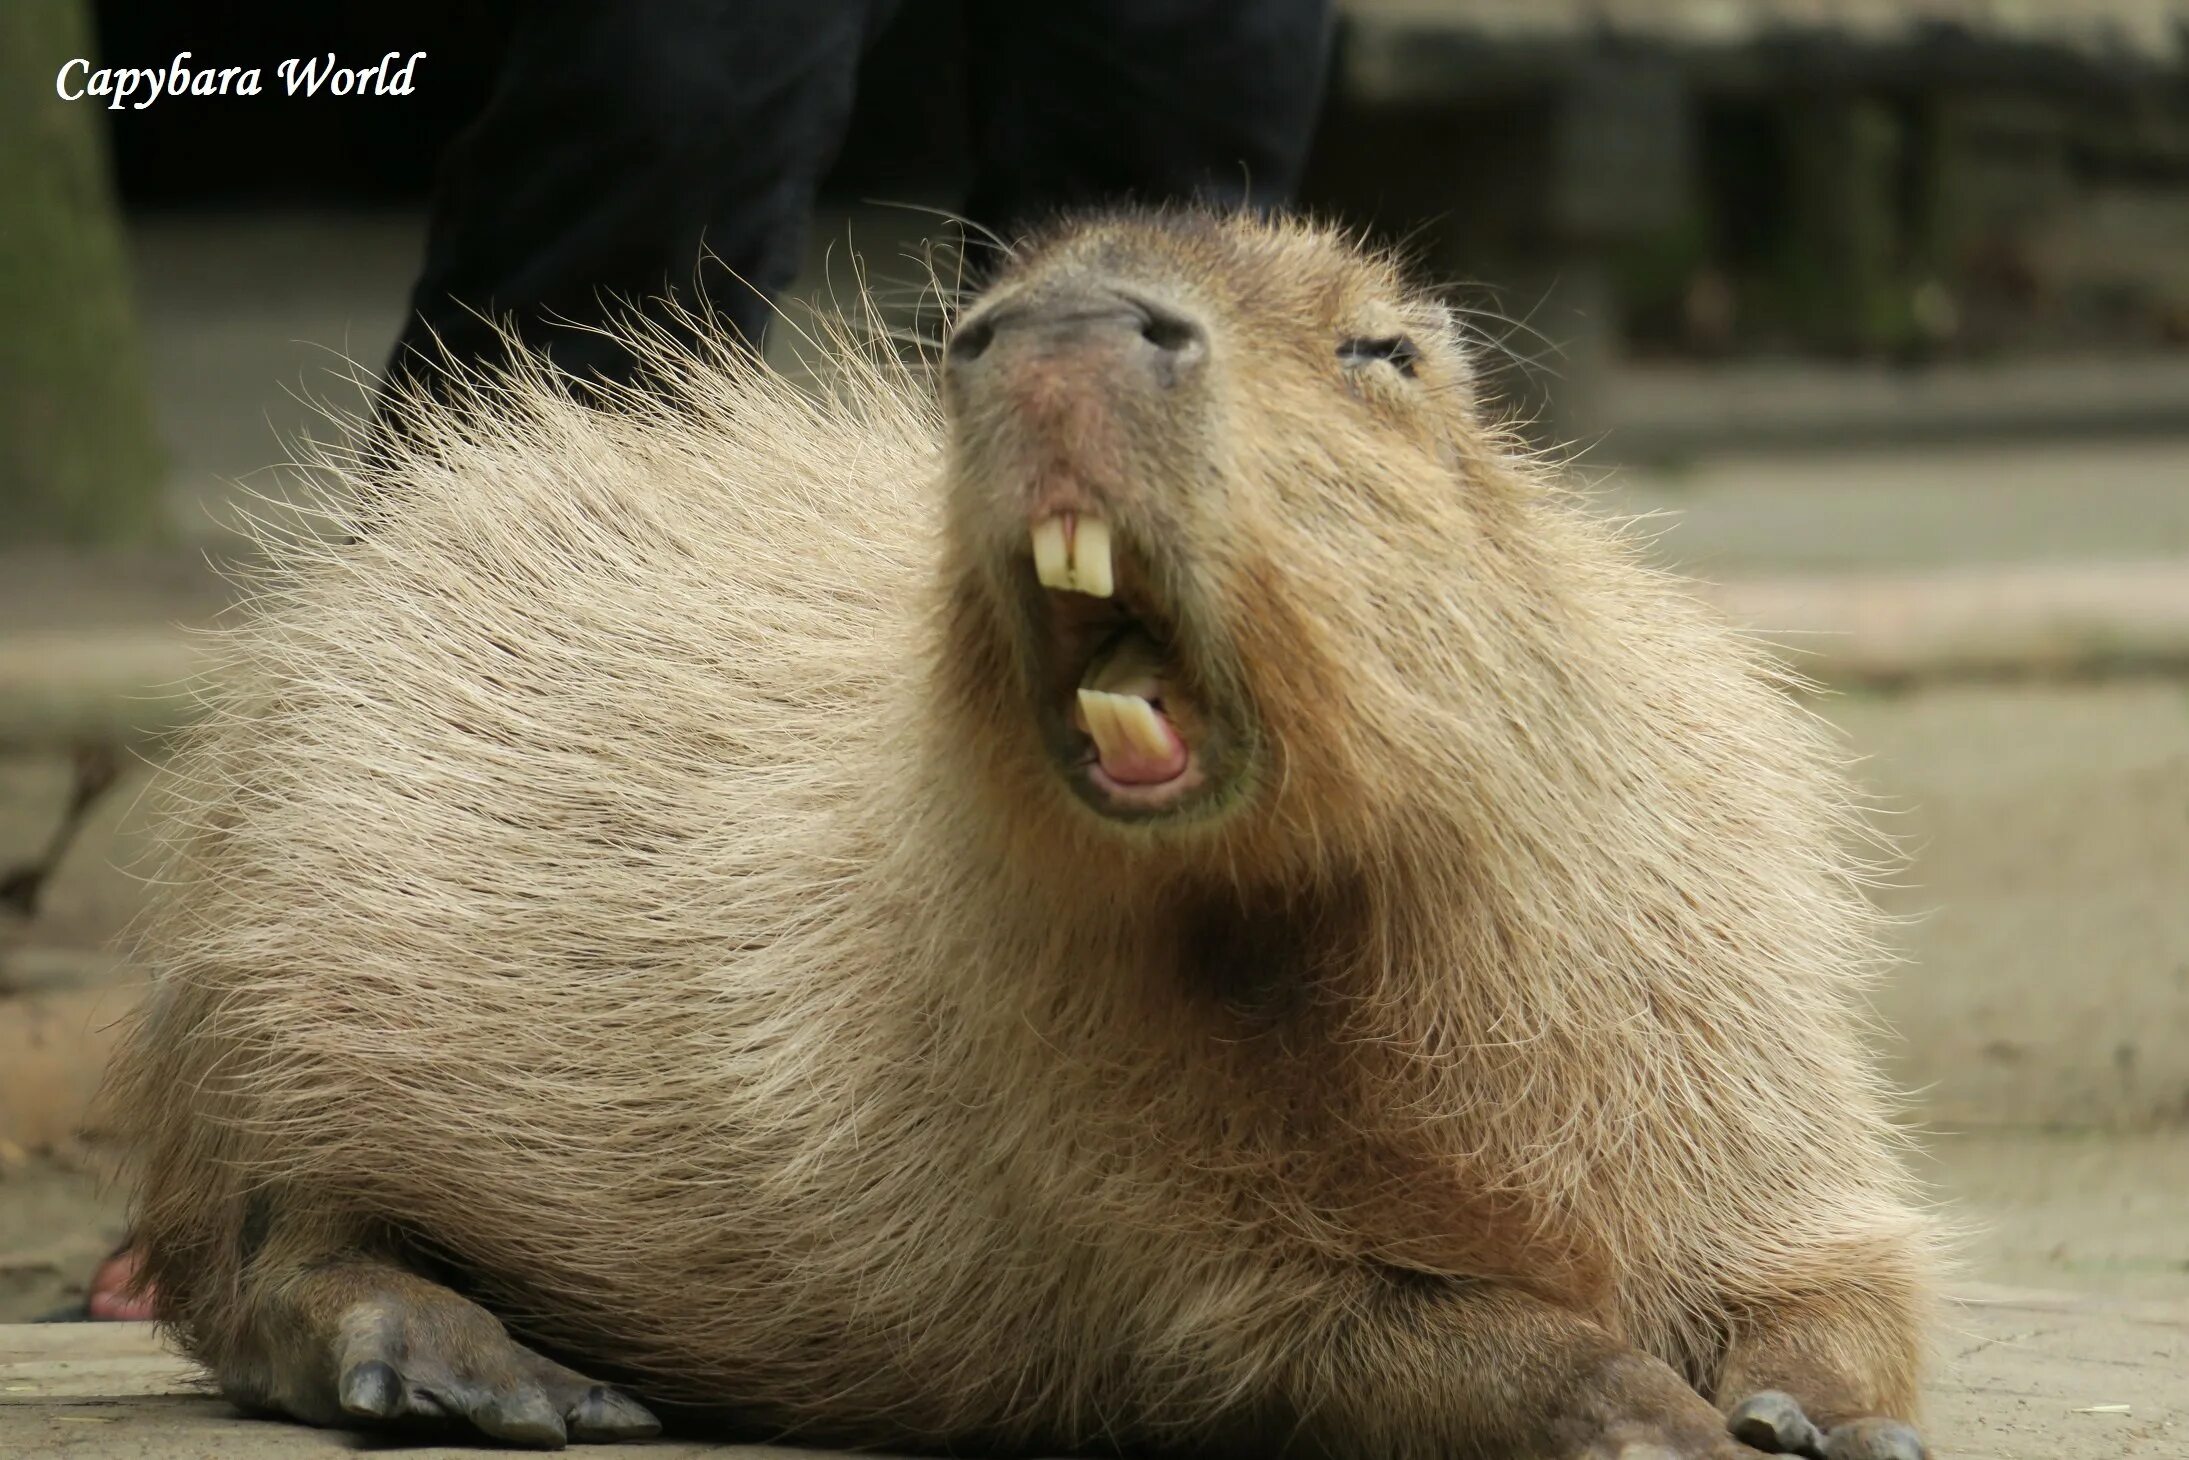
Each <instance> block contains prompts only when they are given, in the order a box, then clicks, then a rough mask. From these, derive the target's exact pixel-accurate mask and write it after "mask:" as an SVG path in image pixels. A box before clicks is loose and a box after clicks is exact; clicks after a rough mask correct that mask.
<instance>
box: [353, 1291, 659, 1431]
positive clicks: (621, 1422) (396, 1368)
mask: <svg viewBox="0 0 2189 1460" xmlns="http://www.w3.org/2000/svg"><path fill="white" fill-rule="evenodd" d="M452 1297H453V1295H452ZM454 1302H455V1303H462V1300H461V1299H455V1300H454ZM453 1306H454V1305H453V1304H452V1305H451V1307H452V1309H453ZM463 1308H465V1309H468V1310H469V1311H468V1312H464V1311H444V1312H436V1313H433V1314H431V1315H421V1314H416V1313H410V1312H406V1311H404V1310H403V1309H402V1308H400V1307H398V1306H396V1305H394V1304H391V1303H389V1302H388V1301H386V1300H383V1299H369V1300H366V1301H364V1302H361V1303H359V1304H358V1305H357V1306H356V1307H355V1308H354V1309H352V1310H351V1312H350V1313H349V1314H347V1315H345V1317H344V1320H343V1323H342V1329H343V1333H344V1337H345V1342H344V1343H343V1345H342V1352H341V1359H340V1372H339V1375H338V1377H337V1380H336V1394H335V1399H336V1402H337V1404H339V1405H340V1407H341V1410H342V1413H343V1414H344V1415H345V1416H347V1417H348V1418H350V1419H351V1420H361V1421H364V1422H366V1423H368V1424H373V1425H395V1426H402V1427H406V1428H407V1427H410V1426H413V1425H444V1426H445V1425H456V1426H468V1427H470V1428H472V1429H475V1430H477V1431H478V1432H479V1433H480V1434H482V1435H485V1436H486V1437H488V1438H489V1439H493V1440H499V1441H501V1442H502V1443H503V1444H507V1445H523V1446H528V1447H531V1448H534V1449H544V1450H559V1449H561V1448H562V1447H563V1446H564V1445H565V1444H567V1443H569V1442H570V1441H572V1440H580V1441H598V1442H611V1441H617V1440H643V1439H646V1438H648V1437H650V1436H653V1435H656V1434H659V1433H660V1432H661V1424H660V1421H658V1420H656V1419H655V1418H654V1417H653V1415H651V1414H650V1413H648V1412H647V1411H646V1409H645V1408H644V1407H643V1406H642V1405H640V1404H639V1403H638V1402H637V1401H636V1400H633V1399H631V1398H629V1397H628V1396H626V1395H624V1394H621V1393H618V1392H617V1391H616V1390H614V1389H611V1388H608V1387H607V1386H606V1385H603V1384H596V1383H594V1382H593V1381H592V1380H590V1379H588V1378H586V1377H585V1376H584V1375H583V1374H579V1373H577V1372H575V1371H573V1370H570V1369H566V1368H564V1367H563V1366H562V1365H560V1364H558V1363H555V1362H554V1361H553V1360H551V1359H547V1358H543V1357H542V1356H540V1355H539V1354H536V1353H534V1352H532V1351H531V1350H530V1349H528V1348H526V1347H524V1346H523V1345H522V1344H520V1343H518V1342H517V1341H516V1340H514V1339H512V1338H510V1337H509V1335H508V1334H507V1333H506V1332H505V1331H504V1330H503V1328H502V1326H501V1325H500V1324H499V1323H498V1322H496V1321H495V1320H494V1318H493V1317H492V1316H491V1315H490V1314H488V1313H487V1312H485V1310H483V1309H479V1308H475V1307H472V1305H470V1304H468V1303H465V1304H463Z"/></svg>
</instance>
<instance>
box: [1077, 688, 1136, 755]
mask: <svg viewBox="0 0 2189 1460" xmlns="http://www.w3.org/2000/svg"><path fill="white" fill-rule="evenodd" d="M1117 699H1118V697H1117V696H1116V695H1111V694H1104V693H1103V692H1102V691H1101V690H1098V689H1083V690H1081V691H1080V692H1079V713H1080V715H1081V716H1082V717H1083V718H1085V720H1086V721H1087V734H1088V736H1089V737H1090V738H1091V739H1092V740H1093V741H1094V743H1095V751H1096V752H1097V753H1098V754H1099V755H1101V756H1102V757H1103V758H1104V759H1109V758H1110V757H1112V756H1113V755H1115V754H1116V752H1118V751H1120V750H1122V749H1124V748H1125V736H1124V732H1123V730H1122V728H1121V727H1120V726H1119V725H1118V723H1117Z"/></svg>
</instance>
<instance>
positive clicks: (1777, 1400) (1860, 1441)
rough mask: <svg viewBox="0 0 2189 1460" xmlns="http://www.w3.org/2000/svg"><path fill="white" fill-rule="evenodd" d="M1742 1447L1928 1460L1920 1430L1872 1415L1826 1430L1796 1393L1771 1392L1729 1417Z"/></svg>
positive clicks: (1828, 1458) (1826, 1456)
mask: <svg viewBox="0 0 2189 1460" xmlns="http://www.w3.org/2000/svg"><path fill="white" fill-rule="evenodd" d="M1726 1427H1727V1428H1728V1429H1730V1430H1731V1431H1732V1432H1733V1434H1734V1435H1735V1436H1737V1437H1738V1438H1739V1439H1740V1441H1741V1443H1743V1444H1745V1445H1747V1446H1749V1447H1750V1448H1751V1449H1756V1450H1761V1451H1763V1452H1764V1453H1765V1454H1767V1455H1804V1456H1807V1457H1809V1460H1928V1456H1929V1453H1930V1452H1929V1451H1928V1450H1926V1449H1925V1448H1924V1447H1923V1438H1922V1436H1921V1435H1919V1434H1917V1433H1916V1429H1915V1426H1913V1425H1911V1424H1909V1423H1907V1422H1906V1421H1905V1420H1897V1419H1890V1418H1887V1417H1885V1416H1883V1415H1872V1416H1867V1417H1865V1418H1862V1419H1853V1420H1848V1421H1847V1422H1846V1423H1844V1424H1839V1425H1834V1426H1833V1427H1832V1428H1831V1429H1830V1430H1821V1429H1819V1428H1818V1427H1817V1426H1816V1425H1815V1424H1814V1423H1812V1422H1811V1421H1810V1419H1809V1416H1808V1415H1807V1414H1805V1413H1803V1412H1802V1408H1801V1405H1800V1404H1798V1403H1797V1402H1795V1400H1794V1397H1793V1396H1792V1395H1791V1394H1782V1393H1780V1392H1779V1391H1778V1390H1776V1389H1766V1390H1764V1391H1763V1392H1762V1393H1761V1394H1752V1395H1750V1396H1749V1397H1748V1398H1746V1399H1744V1400H1742V1401H1741V1402H1740V1403H1739V1404H1738V1405H1736V1406H1735V1407H1734V1409H1733V1413H1732V1414H1731V1415H1729V1416H1728V1417H1727V1419H1726Z"/></svg>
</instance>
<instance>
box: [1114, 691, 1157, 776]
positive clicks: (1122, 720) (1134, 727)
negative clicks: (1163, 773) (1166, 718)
mask: <svg viewBox="0 0 2189 1460" xmlns="http://www.w3.org/2000/svg"><path fill="white" fill-rule="evenodd" d="M1113 698H1114V699H1116V701H1117V719H1118V724H1119V726H1120V728H1122V729H1123V730H1124V732H1125V734H1126V736H1127V738H1129V739H1130V740H1131V741H1132V742H1133V744H1135V745H1137V746H1139V747H1140V753H1141V754H1142V755H1144V756H1147V757H1148V758H1149V759H1150V760H1161V759H1162V758H1164V757H1165V756H1168V755H1169V754H1170V753H1171V742H1170V737H1169V736H1168V735H1166V734H1164V733H1163V722H1162V719H1161V718H1160V717H1159V716H1158V715H1157V714H1156V713H1155V706H1153V705H1151V704H1149V703H1148V702H1147V701H1146V700H1144V699H1142V698H1140V696H1138V695H1115V696H1113Z"/></svg>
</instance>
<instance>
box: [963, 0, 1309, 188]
mask: <svg viewBox="0 0 2189 1460" xmlns="http://www.w3.org/2000/svg"><path fill="white" fill-rule="evenodd" d="M966 30H967V47H968V55H967V74H968V81H969V84H970V90H971V97H970V102H971V106H972V119H973V125H972V137H973V151H974V167H975V173H974V185H973V194H972V196H971V198H970V199H968V202H967V207H966V212H967V215H968V216H969V217H971V218H972V219H973V220H974V221H975V222H977V223H982V224H986V225H989V226H991V227H994V228H997V229H1001V230H1006V231H1008V230H1013V229H1019V228H1023V227H1026V226H1028V225H1033V224H1038V223H1040V222H1041V221H1042V220H1043V219H1044V218H1045V217H1046V216H1048V215H1050V214H1052V213H1055V212H1057V211H1059V210H1063V209H1069V208H1076V207H1081V206H1086V205H1090V204H1098V203H1106V202H1116V201H1125V200H1134V201H1139V202H1145V203H1163V202H1177V201H1183V200H1189V199H1193V200H1201V201H1205V202H1208V203H1211V204H1214V205H1216V206H1220V207H1221V206H1237V205H1242V204H1243V205H1246V206H1250V207H1255V208H1275V207H1281V206H1283V205H1284V204H1285V203H1287V202H1288V201H1290V199H1291V196H1292V193H1293V190H1294V188H1295V187H1296V186H1297V185H1298V182H1299V177H1300V170H1301V167H1302V166H1303V164H1304V163H1305V161H1306V157H1307V146H1308V141H1309V138H1310V136H1311V135H1312V133H1313V131H1314V125H1315V116H1316V113H1317V111H1318V110H1319V108H1320V106H1321V102H1322V94H1323V84H1324V77H1325V71H1326V69H1327V63H1328V60H1329V51H1330V33H1331V3H1330V0H1095V3H1088V4H1083V5H1031V4H1026V3H1023V0H972V3H971V4H970V5H969V7H968V16H967V25H966Z"/></svg>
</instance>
